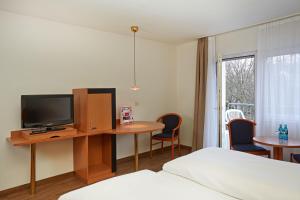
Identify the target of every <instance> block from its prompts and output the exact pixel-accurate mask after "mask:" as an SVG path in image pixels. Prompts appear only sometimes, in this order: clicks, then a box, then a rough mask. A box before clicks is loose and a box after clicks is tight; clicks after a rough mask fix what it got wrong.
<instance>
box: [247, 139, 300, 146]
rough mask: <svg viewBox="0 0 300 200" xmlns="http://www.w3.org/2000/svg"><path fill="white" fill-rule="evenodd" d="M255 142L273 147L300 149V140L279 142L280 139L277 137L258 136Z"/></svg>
mask: <svg viewBox="0 0 300 200" xmlns="http://www.w3.org/2000/svg"><path fill="white" fill-rule="evenodd" d="M253 141H254V142H256V143H259V144H263V145H267V146H273V147H285V148H300V140H299V139H293V138H289V139H288V140H279V138H278V137H275V136H258V137H254V138H253Z"/></svg>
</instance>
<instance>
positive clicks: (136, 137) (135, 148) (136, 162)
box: [134, 134, 139, 171]
mask: <svg viewBox="0 0 300 200" xmlns="http://www.w3.org/2000/svg"><path fill="white" fill-rule="evenodd" d="M134 157H135V171H138V170H139V143H138V135H137V134H134Z"/></svg>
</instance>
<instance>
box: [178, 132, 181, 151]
mask: <svg viewBox="0 0 300 200" xmlns="http://www.w3.org/2000/svg"><path fill="white" fill-rule="evenodd" d="M178 151H179V155H180V156H181V145H180V137H179V135H178Z"/></svg>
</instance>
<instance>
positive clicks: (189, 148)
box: [117, 145, 192, 164]
mask: <svg viewBox="0 0 300 200" xmlns="http://www.w3.org/2000/svg"><path fill="white" fill-rule="evenodd" d="M175 148H177V146H175ZM180 148H181V149H186V150H188V151H189V152H192V147H190V146H186V145H180ZM163 149H164V151H165V150H171V146H166V147H164V148H163ZM160 152H161V148H159V149H155V150H152V154H153V155H155V154H158V153H160ZM149 155H150V151H146V152H143V153H139V158H144V157H147V156H149ZM170 156H171V155H170ZM131 160H132V161H133V160H134V155H131V156H127V157H125V158H120V159H118V160H117V164H118V163H123V162H127V161H131Z"/></svg>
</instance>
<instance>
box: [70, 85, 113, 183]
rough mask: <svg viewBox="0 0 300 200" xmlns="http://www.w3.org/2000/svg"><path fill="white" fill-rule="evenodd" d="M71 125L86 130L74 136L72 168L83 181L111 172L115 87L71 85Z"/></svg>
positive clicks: (108, 174)
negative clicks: (80, 134) (72, 100)
mask: <svg viewBox="0 0 300 200" xmlns="http://www.w3.org/2000/svg"><path fill="white" fill-rule="evenodd" d="M73 94H74V100H75V101H74V108H75V110H74V111H75V112H74V113H75V127H76V128H77V129H78V130H80V131H82V132H85V133H86V137H85V138H76V139H74V143H73V146H74V171H75V173H76V174H77V175H78V176H79V177H80V178H81V179H83V180H84V181H85V182H86V183H94V182H96V181H99V180H103V179H106V178H110V177H112V176H114V174H115V171H116V136H115V135H111V134H105V133H108V132H109V130H111V129H114V128H116V97H115V89H96V88H94V89H86V88H85V89H74V90H73Z"/></svg>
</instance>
